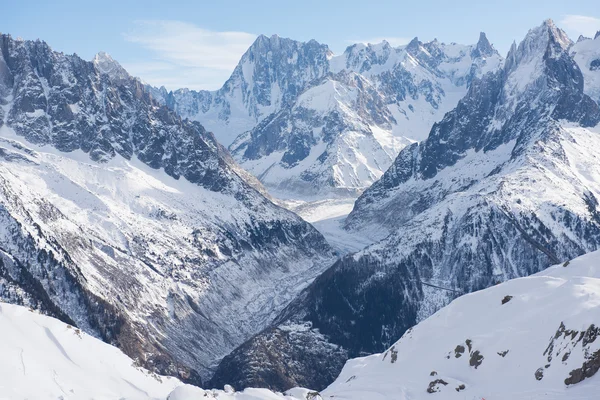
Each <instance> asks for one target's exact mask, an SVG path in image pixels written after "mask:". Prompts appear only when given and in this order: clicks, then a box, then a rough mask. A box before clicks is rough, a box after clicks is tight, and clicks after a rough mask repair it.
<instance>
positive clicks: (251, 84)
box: [224, 35, 331, 112]
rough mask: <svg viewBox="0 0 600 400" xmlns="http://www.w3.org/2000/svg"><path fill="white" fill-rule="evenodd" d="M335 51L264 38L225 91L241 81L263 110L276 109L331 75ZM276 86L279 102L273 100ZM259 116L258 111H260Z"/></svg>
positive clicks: (246, 56)
mask: <svg viewBox="0 0 600 400" xmlns="http://www.w3.org/2000/svg"><path fill="white" fill-rule="evenodd" d="M330 55H331V50H329V47H328V46H327V45H325V44H320V43H318V42H317V41H316V40H310V41H308V42H299V41H296V40H292V39H287V38H281V37H279V36H277V35H273V36H271V37H267V36H265V35H260V36H259V37H258V38H257V39H256V40H255V41H254V43H253V44H252V45H251V46H250V48H249V49H248V50H247V51H246V53H244V55H243V56H242V58H241V60H240V62H239V64H238V66H237V67H236V69H235V71H234V73H233V75H232V77H231V78H230V79H229V81H228V82H227V83H225V86H224V88H225V89H227V88H228V86H230V81H231V83H234V82H236V81H238V80H241V81H243V82H244V87H243V89H245V91H247V92H252V94H253V95H254V100H255V101H256V103H257V105H260V106H272V105H274V104H273V103H275V102H278V101H281V104H280V106H283V105H286V104H288V103H289V102H290V101H291V100H292V99H294V98H295V97H297V95H298V94H299V92H300V91H301V90H302V89H303V87H304V86H305V85H306V83H308V82H310V81H311V80H313V79H317V78H319V77H321V76H323V75H324V74H325V73H326V72H327V71H328V66H329V63H328V59H329V56H330ZM273 85H277V86H278V87H279V88H278V89H279V90H278V91H276V92H279V93H278V94H279V95H280V96H281V99H279V98H271V92H272V90H271V89H272V87H273ZM256 112H258V110H256Z"/></svg>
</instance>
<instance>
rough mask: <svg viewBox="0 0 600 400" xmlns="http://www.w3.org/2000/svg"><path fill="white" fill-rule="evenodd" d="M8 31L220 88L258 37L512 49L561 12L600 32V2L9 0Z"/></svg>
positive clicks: (0, 16) (155, 79)
mask: <svg viewBox="0 0 600 400" xmlns="http://www.w3.org/2000/svg"><path fill="white" fill-rule="evenodd" d="M5 3H6V4H3V5H2V7H1V8H0V32H3V33H10V34H12V35H13V36H15V37H17V36H20V37H23V38H25V39H37V38H40V39H43V40H45V41H46V42H48V43H49V44H50V46H52V47H53V48H54V49H55V50H58V51H63V52H66V53H77V54H79V55H80V56H81V57H83V58H85V59H91V58H92V57H93V55H94V54H95V53H97V52H98V51H106V52H108V53H109V54H111V55H112V56H113V57H114V58H115V59H116V60H117V61H119V62H120V63H121V64H123V66H125V68H127V69H128V70H129V72H130V73H132V74H134V75H137V76H140V77H141V78H142V79H144V80H146V81H147V82H149V83H151V84H154V85H161V84H163V85H165V86H167V87H168V88H169V89H175V88H178V87H190V88H194V89H216V88H218V87H220V86H221V85H222V83H223V82H224V81H225V79H227V77H228V76H229V74H230V73H231V71H232V70H233V68H234V67H235V64H236V63H237V61H238V59H239V57H240V56H241V55H242V54H243V52H244V51H245V49H246V48H247V47H248V46H249V45H250V44H251V43H252V41H253V40H254V38H255V37H256V35H258V34H260V33H264V34H266V35H269V36H270V35H272V34H278V35H279V36H283V37H290V38H293V39H297V40H301V41H307V40H310V39H316V40H317V41H319V42H321V43H326V44H328V45H329V47H330V48H331V49H332V50H333V51H334V52H336V53H341V52H342V51H343V50H344V48H345V47H346V46H348V45H349V44H351V43H352V42H357V41H365V42H366V41H372V42H373V41H380V40H381V39H384V38H385V39H387V40H388V41H390V42H391V43H392V44H402V43H404V42H406V41H408V40H410V39H412V38H413V37H415V36H418V37H419V38H420V39H421V40H431V39H433V38H438V39H439V40H440V41H443V42H458V43H465V44H468V43H473V42H475V41H476V40H477V38H478V35H479V32H480V31H485V32H486V34H487V36H488V38H489V39H490V41H491V42H492V43H493V44H494V45H495V46H496V48H498V49H499V50H500V52H501V53H502V54H503V55H504V54H505V53H506V51H507V50H508V48H509V46H510V44H511V43H512V41H513V40H517V41H519V40H520V39H521V38H522V37H523V36H524V35H525V33H526V32H527V30H528V29H529V28H532V27H533V26H536V25H539V24H540V23H541V22H542V21H543V20H544V19H547V18H552V19H554V20H555V21H556V23H557V24H558V25H559V26H560V27H562V28H563V29H565V30H566V31H567V33H568V34H569V35H570V36H571V37H572V39H573V40H576V39H577V37H578V36H579V34H585V35H587V36H591V35H593V34H594V32H595V31H596V30H600V6H599V5H598V0H571V1H565V0H557V1H554V0H545V1H541V0H504V1H488V0H477V1H466V0H454V1H451V2H448V1H426V0H422V1H399V0H395V1H384V0H362V1H353V0H347V1H334V0H330V1H326V0H321V1H314V0H303V1H294V2H292V1H285V0H278V1H271V0H257V1H250V0H246V1H233V0H213V1H202V0H195V1H193V0H189V1H177V2H176V3H177V4H175V5H174V4H170V3H175V2H174V1H164V0H163V1H153V0H146V1H133V0H120V1H115V0H107V1H94V2H89V1H81V0H79V1H74V0H70V1H66V0H64V1H61V0H57V1H48V0H46V1H38V0H28V1H7V2H5Z"/></svg>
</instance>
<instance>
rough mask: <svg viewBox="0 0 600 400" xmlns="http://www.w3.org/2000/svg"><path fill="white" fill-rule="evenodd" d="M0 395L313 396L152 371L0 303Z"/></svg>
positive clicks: (248, 399) (140, 398)
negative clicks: (208, 383) (206, 385)
mask: <svg viewBox="0 0 600 400" xmlns="http://www.w3.org/2000/svg"><path fill="white" fill-rule="evenodd" d="M0 354H2V362H1V363H0V398H3V399H4V398H6V399H11V400H21V399H23V400H24V399H64V400H68V399H73V400H74V399H95V400H113V399H123V400H159V399H160V400H165V399H168V400H195V399H198V400H201V399H205V398H207V397H210V398H214V399H222V400H226V399H231V400H292V399H294V400H313V399H314V400H317V399H316V398H314V397H310V393H312V391H310V390H307V389H301V388H296V389H292V390H290V391H288V392H287V393H286V394H282V393H274V392H271V391H269V390H266V389H247V390H245V391H243V392H234V391H233V390H231V389H230V388H228V387H226V388H225V390H214V389H213V390H202V389H200V388H198V387H195V386H190V385H184V384H182V383H181V382H180V381H179V380H178V379H176V378H172V377H166V376H160V375H156V374H155V373H152V372H149V371H147V370H145V369H143V368H141V367H139V366H137V365H136V363H135V362H134V361H133V360H132V359H131V358H129V357H127V356H126V355H125V354H124V353H123V352H121V351H120V350H119V349H117V348H115V347H113V346H110V345H108V344H106V343H104V342H102V341H100V340H98V339H96V338H94V337H92V336H90V335H88V334H87V333H85V332H83V331H81V330H79V329H78V328H76V327H73V326H71V325H68V324H65V323H64V322H61V321H59V320H57V319H55V318H51V317H48V316H45V315H40V314H38V313H37V312H36V311H34V310H32V309H28V308H26V307H22V306H16V305H12V304H6V303H0Z"/></svg>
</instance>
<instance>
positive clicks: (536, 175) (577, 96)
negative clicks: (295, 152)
mask: <svg viewBox="0 0 600 400" xmlns="http://www.w3.org/2000/svg"><path fill="white" fill-rule="evenodd" d="M571 44H572V43H571V41H570V40H569V39H568V37H567V36H566V35H565V34H564V32H562V31H561V30H560V29H558V28H557V27H556V26H555V25H554V24H553V23H552V21H546V22H545V23H544V24H543V25H541V26H539V27H537V28H535V29H532V30H531V31H530V32H529V33H528V35H527V36H526V37H525V39H524V40H523V41H522V42H521V44H519V46H516V45H514V46H513V48H512V49H511V50H510V52H509V54H508V56H507V58H506V62H505V64H504V66H503V68H502V69H501V70H500V71H497V72H495V73H491V74H487V75H485V76H484V77H483V78H481V79H474V80H473V81H472V82H471V85H470V87H469V92H468V93H467V95H466V97H465V98H464V99H462V100H461V101H460V102H459V103H458V105H457V107H456V108H455V109H454V110H452V111H451V112H449V113H448V114H446V116H445V117H444V118H443V119H442V120H441V121H440V122H439V123H436V124H435V125H434V126H433V128H432V130H431V132H430V134H429V137H428V139H427V140H425V141H423V142H421V143H418V144H413V145H411V146H409V147H407V148H405V149H404V150H402V151H401V152H400V154H399V155H398V157H397V158H396V160H395V161H394V163H393V164H392V166H391V167H390V168H389V169H388V171H386V173H385V174H384V175H383V177H382V178H381V179H380V180H379V181H377V182H376V183H375V184H373V186H371V187H370V188H369V189H368V190H366V191H365V192H364V193H363V194H362V195H361V197H360V198H359V199H358V200H357V202H356V203H355V206H354V210H353V211H352V213H351V214H350V215H349V216H348V218H347V220H346V225H347V229H349V230H351V231H355V232H360V233H361V234H369V235H371V236H376V235H379V236H380V238H381V240H380V241H379V242H377V243H375V244H373V245H371V246H369V247H367V248H365V249H364V250H362V251H360V252H358V253H355V254H351V255H348V256H346V257H344V258H342V259H341V260H340V261H338V262H337V263H336V264H335V265H334V266H333V267H331V268H330V269H329V270H328V271H327V272H325V273H324V274H323V275H322V276H320V277H319V279H317V280H316V281H315V282H314V283H313V284H312V285H311V286H310V287H309V288H307V289H306V290H305V291H304V292H303V293H302V294H301V295H300V296H299V297H298V298H297V299H296V300H295V301H294V302H292V303H291V305H290V306H289V307H288V308H287V309H286V310H284V312H283V313H282V314H281V315H280V316H279V318H278V319H277V320H276V321H277V323H276V324H275V325H273V326H272V327H271V328H269V329H271V330H272V329H278V325H277V324H280V325H282V326H285V325H287V324H290V323H302V324H307V325H309V326H311V327H313V328H314V330H313V331H307V333H306V334H307V335H310V334H317V332H318V334H319V335H323V336H324V337H325V338H326V340H327V341H328V342H329V343H330V344H331V345H332V346H340V347H341V348H342V349H343V350H345V351H347V353H348V355H349V356H351V357H352V356H357V355H359V354H360V353H361V352H369V353H370V352H378V351H382V350H384V349H385V348H387V347H388V345H389V344H391V343H392V342H393V340H395V338H398V337H400V336H401V335H402V334H403V333H404V332H405V330H406V329H407V328H408V327H410V326H412V325H414V324H415V323H417V322H418V321H420V320H422V319H424V318H426V317H428V316H430V315H431V314H432V313H434V312H435V311H436V310H438V309H440V308H441V307H443V306H444V305H446V304H448V302H449V301H451V300H452V299H453V298H455V297H457V296H458V295H461V294H464V293H469V292H472V291H475V290H480V289H483V288H485V287H488V286H491V285H494V284H495V283H498V282H502V281H504V280H507V279H513V278H518V277H521V276H527V275H530V274H533V273H535V272H538V271H540V270H542V269H544V268H546V267H548V266H549V265H552V264H555V263H558V262H562V261H565V260H568V259H571V258H573V257H575V256H577V255H580V254H583V253H586V252H590V251H594V250H596V249H598V248H599V247H600V240H599V238H600V210H599V209H598V200H597V199H598V198H600V175H599V174H598V173H597V171H598V159H597V157H596V155H595V153H594V150H593V149H596V148H599V146H600V135H599V134H600V127H599V126H598V123H599V122H600V109H599V107H598V104H597V103H596V102H594V101H593V100H592V99H591V98H590V97H589V96H588V95H587V94H585V91H584V86H585V81H584V75H583V74H582V72H581V70H580V68H579V67H578V65H577V63H576V62H575V61H574V60H573V58H572V57H571V56H570V55H569V48H570V46H571ZM350 277H352V279H351V278H350ZM268 332H269V331H265V332H263V333H261V334H259V335H258V336H256V337H254V338H253V339H251V340H252V341H254V342H256V341H260V340H263V339H264V335H265V334H268ZM279 347H280V348H282V349H284V350H283V351H282V353H283V355H282V357H287V358H292V359H294V360H299V357H300V354H302V351H301V349H300V348H298V349H296V350H293V351H288V350H287V349H288V347H286V346H279ZM321 347H322V348H325V346H321ZM242 351H244V348H238V349H237V350H236V351H234V353H233V354H234V355H235V356H236V357H238V358H240V359H246V360H248V359H249V360H252V359H253V357H256V356H253V354H252V353H246V354H245V357H244V356H242V355H241V354H238V352H242ZM342 354H343V353H342V352H340V351H339V350H338V351H337V353H335V354H334V353H331V352H329V353H327V352H324V353H323V357H324V358H327V357H329V359H333V358H336V357H340V358H341V357H343V355H342ZM246 363H248V364H250V363H251V361H246ZM337 363H339V359H336V361H335V362H331V365H335V364H337ZM295 368H296V369H298V370H302V371H303V373H304V374H305V375H304V377H303V379H306V380H307V381H308V383H306V382H305V381H303V383H304V384H306V385H308V386H311V385H310V383H311V382H310V379H312V378H311V377H312V375H311V373H310V372H309V370H310V367H309V366H308V365H307V364H304V365H303V364H302V363H301V362H300V361H298V366H297V367H295ZM218 371H224V370H222V369H219V370H218ZM218 374H219V372H217V376H226V374H224V375H218ZM296 374H297V375H302V374H301V373H296ZM332 374H334V373H332ZM307 377H308V378H307ZM221 379H223V380H225V378H221ZM247 381H248V382H249V381H250V380H247ZM314 382H315V385H314V386H315V387H319V385H320V384H321V381H318V380H316V381H314Z"/></svg>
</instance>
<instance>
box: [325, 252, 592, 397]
mask: <svg viewBox="0 0 600 400" xmlns="http://www.w3.org/2000/svg"><path fill="white" fill-rule="evenodd" d="M582 368H583V370H584V371H585V372H584V371H582ZM599 368H600V252H594V253H589V254H586V255H584V256H582V257H578V258H576V259H574V260H571V261H570V262H566V263H564V264H559V265H556V266H553V267H551V268H548V269H547V270H544V271H542V272H540V273H538V274H535V275H533V276H530V277H526V278H519V279H514V280H511V281H508V282H505V283H502V284H500V285H497V286H493V287H491V288H489V289H485V290H482V291H479V292H476V293H472V294H467V295H464V296H462V297H460V298H458V299H456V300H454V301H453V302H452V303H451V304H450V305H448V306H446V307H444V308H442V309H441V310H440V311H438V312H437V313H435V314H434V315H432V316H431V317H429V318H428V319H426V320H424V321H423V322H421V323H419V324H418V325H416V326H415V327H414V328H413V329H410V330H409V331H407V332H406V333H405V334H404V336H403V337H402V338H401V339H400V340H399V341H398V342H396V343H395V344H394V345H392V346H391V347H390V348H389V349H388V350H387V351H386V352H384V353H382V354H375V355H372V356H368V357H365V358H358V359H354V360H350V361H349V362H348V363H347V364H346V366H345V367H344V369H343V370H342V373H341V374H340V376H339V377H338V379H337V380H336V381H335V382H334V383H333V384H332V385H331V386H329V387H328V388H327V389H326V390H324V391H323V392H322V396H323V398H330V397H331V398H343V399H349V400H350V399H356V400H359V399H361V400H362V399H369V400H379V399H386V400H393V399H398V400H419V399H437V398H440V399H461V400H464V399H468V400H471V399H477V400H480V399H485V400H504V399H513V400H535V399H548V400H559V399H564V400H566V399H569V400H577V399H581V400H583V399H595V398H597V397H598V394H599V393H600V374H597V371H598V369H599Z"/></svg>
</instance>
